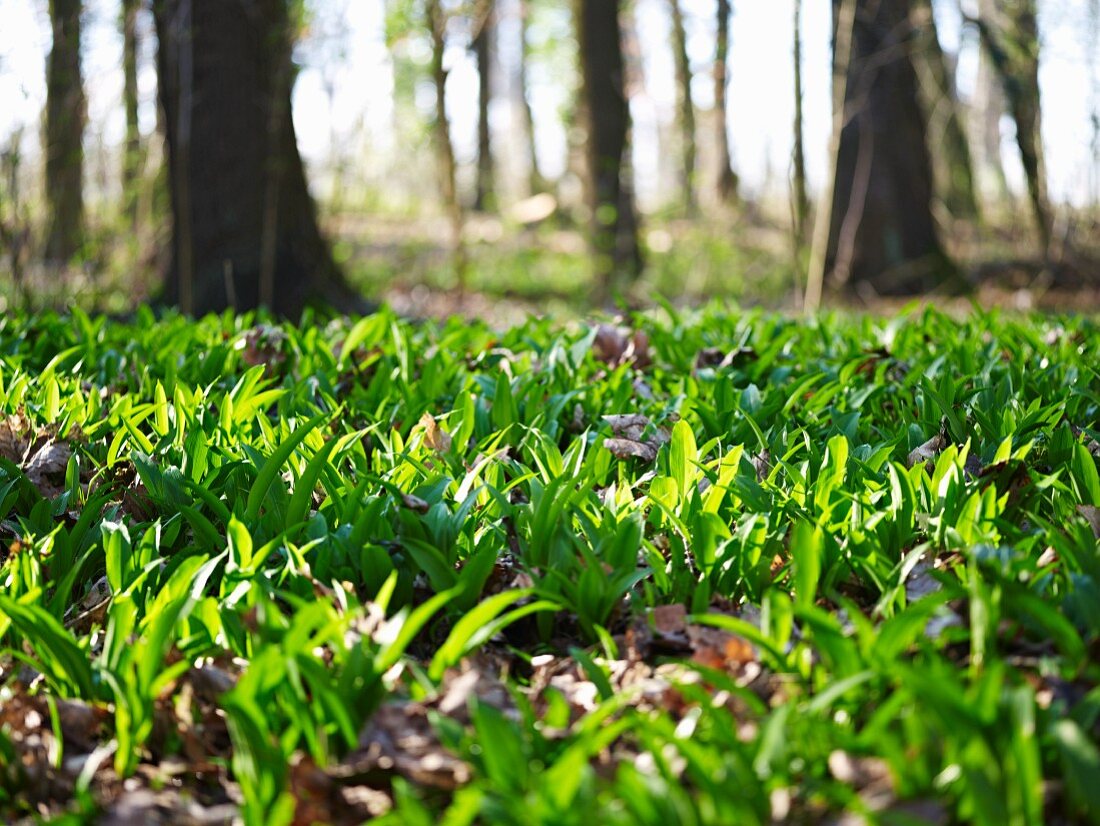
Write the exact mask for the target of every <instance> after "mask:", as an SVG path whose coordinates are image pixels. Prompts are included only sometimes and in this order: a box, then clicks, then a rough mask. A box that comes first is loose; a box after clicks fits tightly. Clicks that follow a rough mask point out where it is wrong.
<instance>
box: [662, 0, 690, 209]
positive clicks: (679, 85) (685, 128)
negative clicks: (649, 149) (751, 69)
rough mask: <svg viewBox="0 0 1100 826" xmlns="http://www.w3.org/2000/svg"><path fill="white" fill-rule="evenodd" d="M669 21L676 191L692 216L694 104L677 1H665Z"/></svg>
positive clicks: (681, 11)
mask: <svg viewBox="0 0 1100 826" xmlns="http://www.w3.org/2000/svg"><path fill="white" fill-rule="evenodd" d="M668 6H669V12H670V14H671V18H672V52H673V57H674V58H675V63H676V89H677V103H678V105H679V109H680V116H679V118H678V119H677V120H678V125H679V127H680V191H681V193H682V195H683V199H684V211H685V212H687V214H688V215H692V214H694V213H695V208H696V199H695V154H696V150H695V104H694V103H693V102H692V100H691V59H690V58H689V57H688V48H687V28H686V27H685V26H684V13H683V9H681V8H680V0H668Z"/></svg>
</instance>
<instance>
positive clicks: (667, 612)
mask: <svg viewBox="0 0 1100 826" xmlns="http://www.w3.org/2000/svg"><path fill="white" fill-rule="evenodd" d="M649 613H650V616H652V617H653V627H654V629H655V630H656V631H657V632H658V633H660V634H682V633H684V631H685V630H686V629H687V609H686V608H684V606H683V605H679V604H677V605H658V606H657V607H656V608H654V609H652V610H651V611H650V612H649Z"/></svg>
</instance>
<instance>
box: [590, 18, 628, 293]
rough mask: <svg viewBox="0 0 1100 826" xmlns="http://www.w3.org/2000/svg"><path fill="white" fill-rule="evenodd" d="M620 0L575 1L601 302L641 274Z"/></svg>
mask: <svg viewBox="0 0 1100 826" xmlns="http://www.w3.org/2000/svg"><path fill="white" fill-rule="evenodd" d="M620 6H621V3H620V0H577V5H576V21H577V26H578V32H577V40H578V43H579V45H580V62H581V75H582V87H583V95H582V97H583V98H584V104H585V105H584V111H585V115H586V117H587V120H588V167H589V177H590V179H591V186H590V187H589V190H590V203H589V206H590V209H591V215H592V218H591V220H592V226H591V244H592V252H593V255H594V257H595V275H596V284H597V289H598V290H600V291H601V293H602V297H603V298H605V299H606V298H608V297H610V296H611V295H612V294H613V292H614V290H615V288H616V287H618V286H621V285H623V284H624V282H628V281H631V280H633V279H635V278H636V277H637V276H638V275H639V274H640V273H641V270H642V256H641V249H640V247H639V244H638V228H637V217H636V215H635V212H634V203H633V193H632V192H631V189H630V186H629V182H628V181H627V176H626V174H625V173H626V172H627V171H628V169H627V167H628V161H627V158H626V153H627V145H628V142H627V138H628V133H629V130H630V110H629V106H628V103H627V99H626V95H625V91H624V65H623V51H622V41H621V29H620V26H619V14H620Z"/></svg>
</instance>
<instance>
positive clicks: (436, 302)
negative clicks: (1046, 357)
mask: <svg viewBox="0 0 1100 826" xmlns="http://www.w3.org/2000/svg"><path fill="white" fill-rule="evenodd" d="M0 21H2V23H0V149H2V154H0V173H2V174H0V282H2V283H0V303H2V304H3V308H4V309H7V308H12V307H18V306H43V305H46V306H63V305H65V304H67V303H70V302H76V303H79V304H81V305H82V306H85V307H89V308H94V309H101V310H107V311H112V312H124V311H126V310H127V309H128V308H129V307H132V306H133V305H134V303H135V302H138V301H163V302H166V303H172V304H177V305H179V306H180V307H181V308H183V309H184V310H185V311H190V312H195V313H202V312H206V311H210V310H220V309H223V308H225V307H230V306H232V307H237V308H241V309H243V308H248V307H253V306H257V305H264V306H268V307H272V308H274V309H275V310H277V311H279V312H281V313H285V314H289V315H294V314H296V313H297V312H298V311H299V310H300V308H301V307H302V306H303V304H305V303H307V302H310V301H322V302H327V303H332V304H335V305H336V306H337V307H338V308H342V309H352V310H355V309H363V308H365V307H368V306H369V302H376V301H389V302H391V303H392V304H394V305H395V307H396V308H397V309H398V310H400V311H403V312H408V313H411V314H417V315H433V314H440V313H445V312H453V311H458V312H465V313H470V314H493V315H494V316H496V317H508V316H509V315H512V316H514V315H517V314H523V313H525V312H529V311H537V312H545V311H552V310H560V311H568V310H570V309H574V310H575V309H578V308H586V307H591V306H609V305H610V304H611V303H612V302H614V301H619V302H625V303H628V304H642V303H645V302H649V301H652V300H653V299H654V298H655V297H656V296H663V297H667V298H669V299H671V300H676V301H685V302H693V301H699V300H703V299H707V298H711V297H730V298H735V299H738V300H741V301H753V302H764V303H767V304H772V305H779V306H784V307H792V308H793V307H802V306H808V307H810V308H812V307H814V306H817V305H818V303H819V302H821V301H822V300H823V299H830V298H836V299H839V300H843V301H848V302H854V303H856V304H857V305H869V306H878V304H880V303H882V302H883V301H884V300H889V299H892V298H893V297H905V296H912V295H919V294H927V293H929V291H933V292H935V293H937V294H943V295H952V296H954V295H972V294H974V293H977V294H978V296H979V298H980V300H982V301H989V302H993V301H996V302H1001V303H1008V304H1011V305H1012V306H1017V307H1031V306H1055V305H1058V306H1063V307H1065V306H1068V307H1073V308H1096V307H1098V306H1100V267H1098V266H1097V263H1096V262H1097V260H1098V258H1100V233H1098V232H1097V230H1098V228H1100V65H1098V63H1100V0H832V2H831V3H830V2H820V1H819V2H808V3H805V4H803V2H802V0H576V1H575V2H572V1H571V0H465V1H464V2H460V0H153V2H148V0H48V2H47V0H0Z"/></svg>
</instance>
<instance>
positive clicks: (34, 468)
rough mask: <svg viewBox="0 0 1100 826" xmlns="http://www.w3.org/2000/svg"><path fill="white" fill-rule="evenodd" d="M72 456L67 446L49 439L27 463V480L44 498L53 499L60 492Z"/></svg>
mask: <svg viewBox="0 0 1100 826" xmlns="http://www.w3.org/2000/svg"><path fill="white" fill-rule="evenodd" d="M70 456H72V450H70V449H69V446H68V445H67V444H64V443H63V442H56V441H54V440H53V439H48V440H47V441H46V443H45V444H44V445H42V447H40V448H39V449H38V450H37V451H35V454H34V455H33V456H32V457H31V459H30V461H28V462H27V466H26V474H27V478H28V479H30V481H31V484H33V485H34V486H35V487H36V488H38V491H39V493H41V494H42V496H43V497H45V498H47V499H49V498H52V497H53V496H56V495H57V493H58V492H59V491H60V485H62V484H63V483H64V481H65V469H66V468H67V467H68V465H69V457H70Z"/></svg>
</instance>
